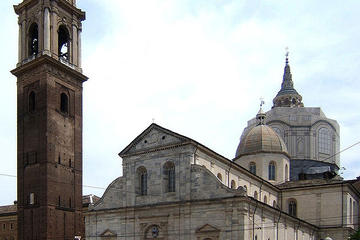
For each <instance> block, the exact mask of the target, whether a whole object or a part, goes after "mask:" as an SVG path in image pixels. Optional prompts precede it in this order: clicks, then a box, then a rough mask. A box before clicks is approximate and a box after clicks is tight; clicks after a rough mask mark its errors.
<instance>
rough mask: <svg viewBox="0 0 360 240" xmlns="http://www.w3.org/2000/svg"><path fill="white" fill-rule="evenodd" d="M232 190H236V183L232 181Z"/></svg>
mask: <svg viewBox="0 0 360 240" xmlns="http://www.w3.org/2000/svg"><path fill="white" fill-rule="evenodd" d="M231 188H232V189H236V183H235V181H234V180H231Z"/></svg>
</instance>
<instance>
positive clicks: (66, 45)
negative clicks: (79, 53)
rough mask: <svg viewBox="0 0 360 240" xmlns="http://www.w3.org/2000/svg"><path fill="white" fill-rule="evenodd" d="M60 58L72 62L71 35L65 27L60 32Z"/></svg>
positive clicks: (61, 27)
mask: <svg viewBox="0 0 360 240" xmlns="http://www.w3.org/2000/svg"><path fill="white" fill-rule="evenodd" d="M58 56H59V58H60V59H62V60H65V61H69V60H70V34H69V31H68V29H67V28H66V27H65V26H64V25H61V26H60V27H59V30H58Z"/></svg>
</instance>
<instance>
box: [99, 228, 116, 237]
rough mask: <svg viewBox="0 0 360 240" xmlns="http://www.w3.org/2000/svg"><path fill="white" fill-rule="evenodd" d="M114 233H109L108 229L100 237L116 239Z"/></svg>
mask: <svg viewBox="0 0 360 240" xmlns="http://www.w3.org/2000/svg"><path fill="white" fill-rule="evenodd" d="M116 236H117V235H116V233H114V232H112V231H110V230H109V229H106V230H105V231H104V232H103V233H102V234H101V235H100V237H116Z"/></svg>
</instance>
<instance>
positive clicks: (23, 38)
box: [19, 22, 27, 61]
mask: <svg viewBox="0 0 360 240" xmlns="http://www.w3.org/2000/svg"><path fill="white" fill-rule="evenodd" d="M25 25H26V24H25V22H22V23H21V44H22V46H21V47H20V48H19V49H21V61H23V60H24V59H25V58H26V57H27V56H26V55H27V54H26V49H27V48H26V46H27V45H26V29H25V28H26V26H25Z"/></svg>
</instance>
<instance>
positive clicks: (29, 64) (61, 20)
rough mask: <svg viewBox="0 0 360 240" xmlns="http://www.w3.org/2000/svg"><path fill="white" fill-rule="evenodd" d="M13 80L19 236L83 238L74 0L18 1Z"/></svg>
mask: <svg viewBox="0 0 360 240" xmlns="http://www.w3.org/2000/svg"><path fill="white" fill-rule="evenodd" d="M14 9H15V12H16V14H17V15H18V17H19V18H18V23H19V55H18V58H19V60H18V64H17V66H16V69H14V70H12V71H11V72H12V74H14V75H15V76H16V77H17V189H18V192H17V199H18V238H19V240H43V239H44V240H45V239H49V240H50V239H51V240H59V239H64V240H68V239H74V238H75V236H81V237H84V222H83V218H82V211H81V210H82V84H83V82H85V81H86V80H87V77H86V76H84V75H83V74H82V69H81V38H80V33H81V29H82V27H81V24H82V23H81V22H82V21H83V20H85V13H84V12H83V11H81V10H80V9H78V8H77V7H76V0H24V1H22V2H21V3H20V4H18V5H16V6H14Z"/></svg>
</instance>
